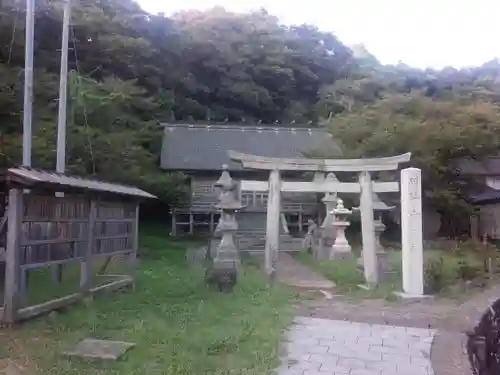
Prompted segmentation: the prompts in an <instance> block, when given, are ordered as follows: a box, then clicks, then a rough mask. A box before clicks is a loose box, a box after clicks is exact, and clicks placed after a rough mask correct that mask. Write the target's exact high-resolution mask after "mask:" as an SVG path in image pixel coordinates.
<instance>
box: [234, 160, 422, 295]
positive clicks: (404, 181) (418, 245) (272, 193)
mask: <svg viewBox="0 0 500 375" xmlns="http://www.w3.org/2000/svg"><path fill="white" fill-rule="evenodd" d="M228 154H229V157H230V158H231V159H232V160H233V161H236V162H239V163H241V165H242V166H243V168H245V169H256V170H261V171H269V180H268V181H267V182H266V181H252V180H243V181H241V185H240V190H241V191H257V192H267V193H268V202H267V223H266V245H265V267H266V272H267V273H268V275H269V276H270V277H271V278H272V277H273V275H274V274H275V273H276V261H277V254H278V251H279V225H280V224H279V222H280V220H279V219H280V209H281V193H282V192H301V193H309V192H310V193H325V194H326V195H328V194H337V193H359V195H360V205H359V211H360V214H361V226H362V246H363V252H362V256H363V259H362V263H363V268H364V276H365V280H366V284H367V285H366V286H367V287H373V286H375V285H377V284H378V283H379V281H380V275H379V268H378V259H377V249H376V247H377V241H376V237H375V220H374V214H373V209H374V207H373V194H374V193H397V192H401V216H402V217H401V230H402V239H403V240H402V247H403V249H402V250H403V251H402V254H403V261H402V266H403V292H402V294H401V295H402V296H404V297H411V298H414V297H421V296H423V255H422V253H423V245H422V197H421V172H420V170H419V169H416V168H407V169H404V170H402V172H401V181H400V182H398V181H390V182H381V181H373V180H372V176H371V174H372V173H376V172H381V171H394V170H397V169H399V167H400V165H401V164H403V163H407V162H409V161H410V158H411V153H406V154H402V155H397V156H392V157H382V158H366V159H311V158H294V159H290V158H271V157H263V156H258V155H250V154H244V153H239V152H236V151H229V152H228ZM286 171H300V172H314V174H315V176H314V179H313V181H310V182H288V181H283V179H282V177H281V174H282V172H286ZM335 172H352V173H356V174H357V175H358V181H357V182H340V181H338V180H337V179H336V177H335V176H334V175H333V173H335ZM327 176H329V178H327ZM332 176H333V178H332ZM400 184H401V189H400Z"/></svg>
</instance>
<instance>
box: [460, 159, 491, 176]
mask: <svg viewBox="0 0 500 375" xmlns="http://www.w3.org/2000/svg"><path fill="white" fill-rule="evenodd" d="M452 165H453V166H454V167H455V169H456V170H457V172H458V173H459V174H461V175H476V176H480V175H481V176H487V175H490V176H491V175H500V158H498V157H490V158H485V159H483V160H475V159H470V158H464V159H460V160H455V161H454V162H452Z"/></svg>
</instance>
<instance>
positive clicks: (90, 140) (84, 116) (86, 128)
mask: <svg viewBox="0 0 500 375" xmlns="http://www.w3.org/2000/svg"><path fill="white" fill-rule="evenodd" d="M70 31H71V41H72V43H73V54H74V56H75V66H76V73H77V80H78V85H79V86H80V87H81V83H82V76H81V69H80V60H79V58H78V51H77V47H76V36H75V28H74V27H73V26H71V27H70ZM96 69H98V68H96ZM82 107H83V108H82V109H83V121H84V129H85V136H86V138H87V144H88V148H89V153H90V161H91V162H92V173H94V174H95V172H96V165H95V158H94V150H93V146H92V139H91V138H90V134H89V130H90V126H89V122H88V112H87V106H86V104H85V98H83V101H82Z"/></svg>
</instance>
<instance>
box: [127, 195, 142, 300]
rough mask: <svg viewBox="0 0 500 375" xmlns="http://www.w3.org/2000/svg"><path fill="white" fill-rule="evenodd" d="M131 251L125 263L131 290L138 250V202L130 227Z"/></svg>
mask: <svg viewBox="0 0 500 375" xmlns="http://www.w3.org/2000/svg"><path fill="white" fill-rule="evenodd" d="M132 236H133V241H134V242H133V244H132V252H131V253H130V255H129V257H128V260H127V263H128V268H129V273H130V277H132V280H133V282H132V290H134V289H135V279H136V268H137V252H138V251H139V203H137V205H136V206H135V220H134V224H133V227H132Z"/></svg>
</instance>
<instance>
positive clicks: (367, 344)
mask: <svg viewBox="0 0 500 375" xmlns="http://www.w3.org/2000/svg"><path fill="white" fill-rule="evenodd" d="M434 335H435V331H434V330H431V329H422V328H407V327H397V326H388V325H377V324H367V323H353V322H348V321H341V320H328V319H318V318H305V317H298V318H296V319H295V323H294V325H293V326H292V327H291V328H290V329H289V331H288V332H287V348H286V349H287V354H286V355H285V357H284V358H283V361H282V365H281V366H280V367H279V368H278V371H277V374H278V375H433V374H434V372H433V370H432V366H431V363H430V353H431V345H432V341H433V338H434Z"/></svg>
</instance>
